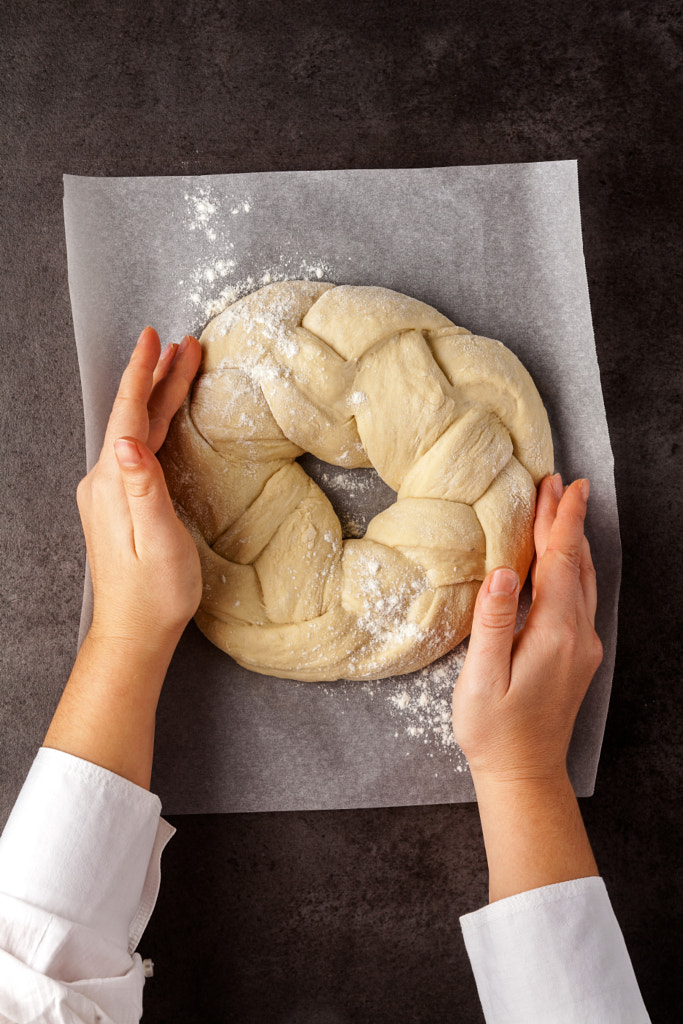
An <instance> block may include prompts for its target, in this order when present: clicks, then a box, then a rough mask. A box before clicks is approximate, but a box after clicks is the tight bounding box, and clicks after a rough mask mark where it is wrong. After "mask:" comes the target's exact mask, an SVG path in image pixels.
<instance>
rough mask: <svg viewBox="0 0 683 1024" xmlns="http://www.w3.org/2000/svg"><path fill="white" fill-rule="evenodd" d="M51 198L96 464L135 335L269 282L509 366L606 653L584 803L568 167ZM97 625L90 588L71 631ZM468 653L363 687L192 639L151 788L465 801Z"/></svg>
mask: <svg viewBox="0 0 683 1024" xmlns="http://www.w3.org/2000/svg"><path fill="white" fill-rule="evenodd" d="M64 191H65V195H64V213H65V224H66V237H67V251H68V264H69V287H70V292H71V302H72V309H73V318H74V327H75V335H76V344H77V348H78V357H79V365H80V371H81V380H82V387H83V402H84V408H85V427H86V448H87V451H86V455H87V463H88V467H90V466H92V465H93V463H94V462H95V461H96V460H97V457H98V454H99V450H100V446H101V443H102V438H103V435H104V430H105V426H106V423H107V419H108V416H109V412H110V408H111V404H112V401H113V398H114V395H115V393H116V389H117V387H118V382H119V379H120V376H121V373H122V371H123V369H124V367H125V364H126V362H127V360H128V357H129V355H130V351H131V349H132V346H133V344H134V342H135V340H136V338H137V336H138V334H139V332H140V330H141V329H142V327H144V326H145V324H148V323H151V324H153V325H154V326H155V327H156V328H157V330H158V331H159V333H160V335H161V337H162V341H163V342H164V343H166V342H169V341H178V340H180V338H181V337H182V336H183V335H184V334H185V333H188V332H191V333H195V334H198V333H199V332H200V331H201V329H202V327H203V326H204V324H205V323H206V321H207V320H208V319H209V318H210V317H211V315H213V314H214V313H216V312H218V310H219V309H220V308H222V306H224V305H225V304H226V303H227V302H229V301H233V300H234V299H235V298H237V297H238V296H239V295H241V294H244V293H246V292H248V291H252V290H254V289H255V288H257V287H259V286H260V285H262V284H264V283H267V282H268V281H269V280H276V279H283V278H286V277H289V278H297V277H309V278H312V279H319V280H326V281H332V282H334V283H335V284H376V285H383V286H385V287H388V288H393V289H396V290H397V291H400V292H405V293H406V294H408V295H413V296H415V297H416V298H419V299H421V300H423V301H424V302H427V303H429V304H430V305H433V306H435V307H436V308H437V309H439V310H440V311H441V312H443V313H444V314H445V315H446V316H448V317H450V318H451V319H452V320H453V321H454V322H455V323H457V324H458V325H460V326H464V327H467V328H469V329H470V330H472V331H474V332H476V333H477V334H481V335H485V336H488V337H492V338H498V339H499V340H500V341H502V342H504V343H505V344H506V345H507V346H508V347H509V348H511V349H512V350H513V351H514V352H515V353H516V354H517V355H518V356H519V357H520V359H521V360H522V362H523V363H524V364H525V365H526V367H527V368H528V370H529V371H530V372H531V374H532V376H533V377H534V380H535V382H536V384H537V386H538V388H539V391H540V392H541V395H542V397H543V400H544V402H545V404H546V408H547V410H548V414H549V417H550V422H551V425H552V429H553V438H554V443H555V452H556V469H557V470H559V471H560V472H561V473H562V474H563V476H564V478H565V479H566V480H569V479H572V478H574V477H577V476H588V477H589V478H590V480H591V486H592V490H591V500H590V509H589V519H588V525H587V531H588V535H589V539H590V541H591V545H592V548H593V552H594V560H595V563H596V569H597V572H598V580H599V587H600V601H599V608H598V616H597V620H598V621H597V626H598V631H599V634H600V637H601V639H602V641H603V644H604V648H605V657H604V661H603V664H602V666H601V668H600V669H599V671H598V673H597V675H596V677H595V679H594V681H593V683H592V685H591V688H590V690H589V693H588V695H587V697H586V700H585V702H584V704H583V706H582V708H581V711H580V714H579V718H578V721H577V724H576V729H575V734H574V739H573V741H572V747H571V751H570V773H571V777H572V781H573V783H574V786H575V788H576V791H577V793H578V794H579V795H582V796H587V795H590V794H591V793H592V791H593V786H594V782H595V775H596V771H597V765H598V758H599V753H600V746H601V743H602V736H603V730H604V723H605V717H606V714H607V706H608V701H609V691H610V686H611V679H612V670H613V665H614V651H615V642H616V623H617V599H618V590H619V580H620V571H621V548H620V541H619V531H618V520H617V508H616V499H615V491H614V474H613V459H612V453H611V448H610V443H609V435H608V431H607V423H606V419H605V411H604V404H603V399H602V392H601V388H600V378H599V371H598V365H597V359H596V353H595V345H594V340H593V331H592V321H591V314H590V305H589V297H588V288H587V282H586V273H585V265H584V258H583V248H582V239H581V222H580V210H579V195H578V184H577V166H576V163H575V162H574V161H561V162H549V163H534V164H513V165H496V166H481V167H445V168H423V169H416V170H374V171H312V172H298V171H297V172H282V173H280V172H277V173H264V174H229V175H212V176H204V177H167V178H82V177H73V176H66V177H65V179H64ZM306 468H307V469H310V470H311V472H312V473H313V474H314V475H315V478H316V480H317V481H318V483H319V484H320V485H321V486H322V487H323V490H325V491H326V492H327V493H328V495H329V496H330V497H331V499H332V500H333V504H335V502H336V504H337V507H338V508H340V511H341V513H342V516H343V515H344V514H346V515H347V516H351V515H352V513H353V510H354V509H355V510H356V511H357V514H358V515H357V518H358V519H359V522H360V526H361V532H362V524H363V523H364V522H366V521H367V519H368V518H369V517H370V516H371V515H372V514H374V513H375V512H376V511H379V509H380V508H382V507H384V506H385V505H386V504H387V503H388V498H387V494H386V489H383V488H382V486H381V484H379V485H378V484H377V481H376V480H374V481H373V479H372V474H371V475H370V476H369V475H368V473H369V472H370V471H364V470H346V471H343V470H334V472H333V471H332V468H331V467H325V466H324V465H323V464H318V465H317V466H313V465H310V466H309V465H307V466H306ZM340 474H343V475H344V479H342V478H341V477H340ZM348 474H356V475H355V476H351V477H349V476H348ZM357 525H358V524H357ZM90 614H91V595H90V587H89V581H86V588H85V596H84V605H83V620H82V629H81V635H82V634H83V631H84V630H85V629H86V628H87V625H88V622H89V618H90ZM463 656H464V651H463V649H459V650H457V651H455V652H453V653H452V654H451V655H449V656H447V657H446V658H444V659H442V660H441V661H439V662H437V663H435V664H434V665H432V666H430V667H428V668H427V669H423V670H422V671H421V672H417V673H413V674H411V675H408V676H401V677H397V678H395V679H386V680H381V681H377V682H372V683H358V682H347V681H340V682H338V683H324V684H316V683H298V682H293V681H291V680H281V679H276V678H271V677H264V676H260V675H257V674H255V673H251V672H249V671H247V670H245V669H242V668H240V667H239V666H237V665H236V664H235V663H234V662H233V661H232V659H231V658H229V657H228V656H227V655H225V654H224V653H223V652H222V651H219V650H218V649H217V648H215V647H213V646H212V645H211V644H210V643H209V641H208V640H206V639H205V638H204V637H203V636H202V635H201V634H200V633H199V631H198V630H197V629H196V627H195V626H194V624H191V625H190V626H189V627H188V629H187V631H186V633H185V636H184V637H183V640H182V641H181V644H180V646H179V648H178V650H177V652H176V656H175V658H174V660H173V662H172V665H171V668H170V671H169V675H168V679H167V682H166V685H165V687H164V691H163V694H162V699H161V703H160V707H159V714H158V726H157V741H156V752H155V769H154V779H153V787H154V789H155V791H156V792H158V793H159V795H160V796H161V799H162V801H163V805H164V810H165V812H166V813H169V814H181V813H215V812H228V811H258V810H291V809H312V808H343V807H372V806H396V805H402V804H429V803H449V802H457V801H466V800H472V799H474V790H473V787H472V783H471V778H470V775H469V771H468V768H467V764H466V761H465V759H464V758H463V756H462V753H461V752H460V750H459V749H458V747H457V746H456V745H455V743H454V741H453V737H452V732H451V724H450V696H451V691H452V687H453V684H454V683H455V680H456V678H457V673H458V669H459V666H460V665H461V664H462V658H463Z"/></svg>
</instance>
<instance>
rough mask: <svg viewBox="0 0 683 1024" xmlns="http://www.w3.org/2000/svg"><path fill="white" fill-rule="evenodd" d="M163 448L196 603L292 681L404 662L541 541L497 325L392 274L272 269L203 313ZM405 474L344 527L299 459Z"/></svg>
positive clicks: (245, 660)
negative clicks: (198, 350)
mask: <svg viewBox="0 0 683 1024" xmlns="http://www.w3.org/2000/svg"><path fill="white" fill-rule="evenodd" d="M200 341H201V344H202V348H203V356H202V363H201V366H200V369H199V373H198V375H197V379H196V380H195V383H194V385H193V388H192V390H191V393H190V394H189V395H188V397H187V399H186V400H185V403H184V404H183V406H182V407H181V408H180V410H179V411H178V413H177V414H176V416H175V417H174V419H173V421H172V424H171V427H170V430H169V434H168V438H167V440H166V443H165V445H164V447H163V449H162V451H161V453H160V458H161V461H162V465H163V467H164V471H165V474H166V480H167V483H168V486H169V490H170V493H171V496H172V498H173V499H174V501H175V503H176V507H177V508H178V511H179V513H180V515H181V516H182V517H183V519H184V521H185V522H186V523H187V524H188V526H189V528H190V530H191V532H192V534H193V536H194V538H195V541H196V543H197V547H198V549H199V554H200V558H201V563H202V573H203V581H204V593H203V598H202V602H201V605H200V607H199V610H198V611H197V614H196V617H195V621H196V622H197V625H198V626H199V628H200V629H201V631H202V632H203V633H204V634H205V635H206V636H207V637H208V638H209V640H211V641H212V642H213V643H214V644H216V645H217V646H218V647H220V648H222V649H223V650H224V651H227V652H228V653H229V654H230V655H232V657H233V658H234V659H235V660H236V661H237V662H239V664H240V665H243V666H245V667H246V668H249V669H252V670H253V671H255V672H261V673H264V674H267V675H276V676H281V677H285V678H291V679H302V680H332V679H340V678H345V679H376V678H382V677H385V676H390V675H400V674H402V673H405V672H412V671H414V670H416V669H419V668H422V667H424V666H425V665H428V664H429V663H430V662H432V661H434V659H436V658H438V657H440V656H441V655H443V654H445V653H446V652H447V651H449V650H451V649H452V648H453V647H454V646H455V645H456V644H457V643H459V642H460V641H461V640H462V639H463V638H464V637H465V636H467V634H468V633H469V631H470V627H471V623H472V612H473V608H474V601H475V597H476V594H477V590H478V588H479V586H480V582H481V580H482V579H483V578H484V576H485V575H486V573H488V572H489V571H490V570H491V569H493V568H494V567H496V566H499V565H508V566H512V567H513V568H515V569H516V570H517V572H518V573H519V576H520V579H522V580H523V579H524V577H525V576H526V573H527V571H528V569H529V565H530V563H531V559H532V555H533V550H534V546H533V519H534V511H535V501H536V485H537V484H538V482H539V481H540V480H541V478H542V477H544V476H545V475H546V474H547V473H550V472H552V468H553V450H552V441H551V436H550V427H549V424H548V418H547V416H546V412H545V409H544V408H543V404H542V402H541V399H540V397H539V395H538V392H537V390H536V388H535V386H534V383H533V381H532V379H531V377H530V376H529V374H528V373H527V371H526V370H525V369H524V367H523V366H522V364H521V363H520V362H519V360H518V359H517V358H516V356H514V355H513V354H512V352H510V351H509V350H508V349H506V348H505V347H504V346H503V345H502V344H501V343H500V342H498V341H492V340H490V339H488V338H479V337H475V336H473V335H472V334H470V333H469V332H468V331H467V330H465V329H464V328H461V327H456V326H455V325H454V324H453V323H451V321H450V320H448V319H447V318H446V317H445V316H442V315H441V314H440V313H438V312H437V311H436V310H435V309H433V308H432V307H431V306H427V305H425V304H424V303H422V302H419V301H418V300H416V299H412V298H408V297H407V296H405V295H401V294H399V293H398V292H393V291H389V290H388V289H386V288H375V287H354V286H350V285H341V286H338V287H335V286H333V285H330V284H326V283H318V282H312V281H286V282H280V283H276V284H271V285H268V286H266V287H265V288H261V289H260V290H259V291H257V292H254V293H252V294H251V295H247V296H246V297H245V298H243V299H240V300H239V301H238V302H236V303H234V305H232V306H229V307H228V308H227V309H226V310H225V311H224V312H223V313H221V315H220V316H218V317H216V319H214V320H212V321H211V323H209V325H208V326H207V328H206V329H205V331H204V333H203V334H202V337H201V339H200ZM303 452H311V453H312V454H313V455H315V456H316V457H317V458H318V459H321V460H323V461H324V462H328V463H333V464H334V465H337V466H345V467H348V468H352V467H357V466H366V467H367V466H374V468H375V469H376V470H377V472H378V473H379V475H380V476H381V477H382V479H383V480H384V481H385V482H386V483H387V484H388V485H389V486H390V487H392V488H393V489H394V490H395V491H396V492H397V501H396V503H395V504H393V505H391V506H390V507H389V508H387V509H385V510H384V511H383V512H380V514H379V515H377V516H375V518H374V519H373V520H372V521H371V523H370V524H369V526H368V529H367V532H366V534H365V537H364V538H363V539H362V540H354V539H348V540H343V539H342V531H341V527H340V524H339V520H338V519H337V516H336V514H335V512H334V511H333V509H332V506H331V504H330V502H329V501H328V499H327V498H326V496H325V495H324V494H323V492H322V491H321V490H320V489H319V488H318V486H317V485H316V484H315V483H314V482H313V481H312V480H311V479H310V478H309V477H308V475H307V474H306V473H305V472H304V470H303V469H302V468H301V466H300V465H299V464H298V463H297V462H295V459H296V458H297V457H298V456H300V455H301V454H303Z"/></svg>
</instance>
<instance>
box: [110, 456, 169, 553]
mask: <svg viewBox="0 0 683 1024" xmlns="http://www.w3.org/2000/svg"><path fill="white" fill-rule="evenodd" d="M114 453H115V455H116V461H117V462H118V465H119V469H120V471H121V479H122V481H123V486H124V488H125V491H126V497H127V498H128V508H129V510H130V515H131V519H132V521H133V532H134V534H135V536H136V540H137V539H141V540H143V539H144V535H145V534H148V535H149V534H151V532H152V531H154V532H155V533H156V535H157V538H158V536H159V535H160V534H162V535H163V532H164V527H165V526H167V525H170V524H173V523H175V518H176V516H175V511H174V509H173V503H172V502H171V498H170V496H169V493H168V488H167V487H166V480H165V479H164V472H163V470H162V468H161V466H160V465H159V463H158V462H157V460H156V459H155V458H154V455H153V454H152V452H151V451H150V450H149V448H148V447H147V446H146V445H145V444H143V443H142V442H141V441H138V440H137V439H136V438H133V437H120V438H119V439H118V440H117V441H115V442H114ZM139 533H140V536H139V537H138V534H139Z"/></svg>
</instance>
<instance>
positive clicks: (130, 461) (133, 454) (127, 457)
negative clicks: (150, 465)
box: [114, 438, 142, 469]
mask: <svg viewBox="0 0 683 1024" xmlns="http://www.w3.org/2000/svg"><path fill="white" fill-rule="evenodd" d="M114 452H115V453H116V458H117V461H118V463H119V465H120V466H123V467H125V468H126V469H131V468H132V467H133V466H139V465H140V463H141V462H142V455H141V453H140V449H139V448H138V446H137V445H136V443H135V441H126V440H125V439H124V438H119V440H118V441H114Z"/></svg>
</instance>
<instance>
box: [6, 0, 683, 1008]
mask: <svg viewBox="0 0 683 1024" xmlns="http://www.w3.org/2000/svg"><path fill="white" fill-rule="evenodd" d="M681 32H682V25H681V10H680V5H679V4H678V3H676V2H673V0H671V2H667V0H634V2H627V0H623V2H615V0H612V2H609V0H593V2H591V0H576V2H575V3H573V4H569V3H559V2H557V0H555V2H545V3H536V2H530V0H520V2H517V3H514V4H512V3H508V2H503V0H499V2H490V0H489V2H487V0H483V2H477V3H475V2H472V0H469V2H465V3H461V4H459V5H454V4H452V3H451V2H429V0H427V2H423V3H421V4H419V5H418V4H415V3H406V2H402V0H396V2H394V3H388V2H383V0H382V2H377V3H374V4H371V3H344V2H339V3H334V4H333V3H326V2H325V3H320V4H317V5H316V4H313V3H308V2H303V0H289V2H283V0H274V2H271V3H260V2H254V0H251V2H250V0H246V2H244V3H241V4H238V3H236V2H235V3H220V2H216V3H212V2H200V0H189V2H187V3H184V4H177V3H173V2H171V3H169V2H163V0H151V2H147V3H145V4H138V3H136V2H133V0H110V2H109V3H105V2H103V0H102V2H95V3H85V2H83V3H77V2H74V0H71V2H61V3H59V4H54V3H51V2H43V3H40V2H36V0H27V2H25V3H23V4H21V5H19V4H16V5H10V4H4V5H3V6H2V11H1V12H0V40H1V41H2V42H1V43H0V45H1V46H2V78H1V82H2V84H1V85H0V90H1V97H0V98H1V101H2V102H1V103H0V141H1V143H2V151H1V155H0V161H1V167H2V193H3V199H4V203H3V206H4V210H3V217H2V226H1V228H0V233H1V234H0V237H1V243H2V266H3V271H2V277H1V280H0V288H1V289H2V314H3V336H2V342H1V345H2V356H3V372H2V374H1V375H0V387H1V388H2V396H3V397H2V405H1V406H0V414H1V415H2V426H1V433H0V436H1V437H2V453H3V454H2V461H3V470H2V473H3V488H2V505H3V512H2V545H3V563H2V564H3V593H4V597H3V603H2V612H1V613H0V621H1V625H2V654H1V658H2V686H1V687H0V702H1V703H0V706H1V708H2V714H3V716H7V717H8V718H9V719H10V720H12V721H16V722H17V732H16V738H15V740H14V741H13V743H10V744H9V745H8V746H7V747H6V748H5V749H4V750H3V751H2V771H3V774H4V777H5V781H6V786H9V788H10V789H12V792H16V791H17V790H18V788H19V786H20V784H21V780H22V778H23V775H24V773H25V771H26V770H27V768H28V765H29V764H30V761H31V758H32V756H33V753H34V751H35V749H36V748H37V746H38V745H39V744H40V742H41V740H42V736H43V734H44V730H45V727H46V726H47V720H46V719H44V718H43V717H42V715H37V714H36V713H35V711H34V705H35V706H39V707H44V706H46V705H49V706H53V705H54V704H55V703H56V701H57V699H58V696H59V693H60V691H61V687H62V685H63V682H64V680H65V678H66V676H67V675H68V671H69V669H70V664H71V659H72V657H73V653H74V645H75V639H76V634H77V626H78V615H79V609H80V602H81V593H82V574H83V557H84V546H83V542H82V540H81V536H80V528H79V522H78V515H77V511H76V505H75V500H74V499H75V494H74V492H75V487H76V483H77V481H78V479H79V477H80V475H81V474H82V472H83V468H84V454H83V420H82V409H81V397H80V389H79V387H78V386H77V385H75V384H74V382H75V381H77V380H78V367H77V361H76V351H75V345H74V343H73V338H72V328H71V322H70V307H69V297H68V290H67V280H66V256H65V246H64V237H63V226H62V211H61V193H62V184H61V175H62V173H63V172H70V173H77V174H92V175H121V174H123V175H146V174H194V173H214V172H230V171H255V170H259V171H261V170H293V169H316V168H321V169H323V168H339V167H351V168H353V167H406V166H432V165H450V164H473V163H508V162H516V161H528V160H546V159H564V158H575V157H576V158H578V160H579V175H580V184H581V197H582V214H583V225H584V239H585V252H586V263H587V268H588V277H589V285H590V290H591V298H592V306H593V315H594V322H595V333H596V344H597V350H598V357H599V361H600V367H601V373H602V380H603V387H604V393H605V401H606V406H607V415H608V421H609V425H610V430H611V436H612V442H613V446H614V453H615V459H616V480H617V495H618V499H619V506H620V515H621V530H622V538H623V543H624V576H623V587H622V597H621V611H620V616H621V617H620V641H619V647H618V652H617V665H616V675H615V685H614V691H613V696H612V703H611V708H610V714H609V718H608V722H607V732H606V736H605V743H604V748H603V755H602V762H601V768H600V772H599V775H598V782H597V790H596V795H595V796H594V797H593V798H592V799H590V800H588V801H584V802H583V811H584V815H585V819H586V823H587V826H588V830H589V833H590V836H591V839H592V841H593V844H594V847H595V851H596V855H597V858H598V863H599V864H600V866H601V869H602V872H603V874H604V875H605V878H606V880H607V884H608V888H609V890H610V893H611V896H612V900H613V903H614V906H615V909H616V912H617V915H618V917H619V919H620V922H621V924H622V927H623V930H624V933H625V936H626V939H627V942H628V945H629V949H630V952H631V956H632V959H633V961H634V965H635V968H636V971H637V974H638V977H639V980H640V983H641V987H642V990H643V994H644V997H645V1000H646V1003H647V1004H648V1006H649V1008H650V1012H651V1015H652V1019H653V1021H657V1022H672V1024H673V1022H674V1021H678V1020H680V1007H681V1005H683V982H682V981H681V977H682V975H681V973H680V971H679V970H678V954H679V953H680V949H681V940H682V938H683V922H682V920H681V916H682V915H681V907H682V906H683V892H682V890H683V868H682V866H681V864H682V862H681V858H680V852H679V851H680V840H681V776H682V770H681V763H682V754H683V750H682V746H683V745H682V743H681V733H682V730H681V719H682V715H681V710H680V701H679V700H678V695H677V689H678V687H679V686H680V640H679V633H680V624H679V620H678V614H677V613H678V608H679V604H680V600H679V585H678V577H679V575H680V570H681V551H680V544H679V543H678V542H679V538H680V534H681V519H680V497H681V477H680V472H679V471H678V448H679V444H680V432H681V412H680V410H681V404H680V393H679V392H680V351H681V339H680V323H681V316H680V313H681V309H680V306H681V291H682V289H681V269H680V267H681V261H680V246H679V245H678V239H679V234H680V231H679V228H678V225H677V223H676V216H675V215H676V213H677V212H678V210H679V207H680V196H681V184H682V178H683V171H682V168H683V163H682V161H681ZM10 783H11V784H10ZM11 799H12V796H11V795H10V798H9V800H10V803H11ZM8 806H9V805H8ZM7 809H8V807H6V808H5V809H4V813H3V817H4V814H5V813H6V812H7ZM174 824H175V825H176V826H177V827H178V830H179V831H178V835H177V836H176V838H175V839H174V841H173V843H172V844H171V846H170V847H169V849H168V850H167V852H166V854H165V856H164V865H163V867H164V880H163V886H162V893H161V897H160V900H159V903H158V906H157V910H156V913H155V915H154V917H153V919H152V922H151V924H150V926H149V928H148V930H147V932H146V934H145V936H144V937H143V940H142V943H141V946H140V951H141V953H142V955H143V956H152V957H153V959H154V960H155V962H156V964H157V968H156V975H155V978H154V979H153V980H152V981H150V982H149V983H148V985H147V988H146V1011H145V1017H144V1019H145V1021H146V1022H149V1024H154V1022H157V1021H159V1022H161V1021H164V1022H166V1024H169V1022H171V1024H173V1022H176V1021H178V1022H180V1021H182V1022H188V1024H190V1022H194V1021H197V1022H200V1021H201V1022H212V1021H236V1022H237V1021H239V1022H240V1024H271V1022H277V1024H285V1022H286V1024H341V1022H366V1021H373V1022H374V1024H408V1022H410V1024H438V1022H441V1021H446V1020H457V1021H463V1022H468V1024H469V1022H476V1021H480V1020H482V1019H483V1018H482V1015H481V1011H480V1010H479V1007H478V1001H477V997H476V991H475V986H474V983H473V981H472V977H471V974H470V970H469V965H468V961H467V958H466V954H465V950H464V947H463V945H462V941H461V938H460V934H459V926H458V922H457V918H458V915H459V914H460V913H463V912H465V911H468V910H472V909H475V908H476V907H478V906H480V905H481V904H482V903H483V902H484V901H485V898H486V869H485V860H484V853H483V846H482V843H481V838H480V832H479V826H478V818H477V811H476V808H475V807H474V806H454V807H422V808H403V809H400V810H393V809H388V810H378V811H376V810H373V811H346V812H339V813H330V812H319V813H307V814H271V815H245V816H235V817H206V818H199V817H197V818H195V817H190V818H178V819H175V820H174Z"/></svg>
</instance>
